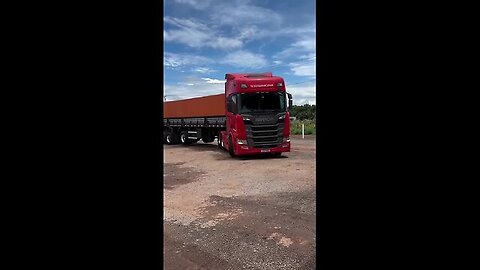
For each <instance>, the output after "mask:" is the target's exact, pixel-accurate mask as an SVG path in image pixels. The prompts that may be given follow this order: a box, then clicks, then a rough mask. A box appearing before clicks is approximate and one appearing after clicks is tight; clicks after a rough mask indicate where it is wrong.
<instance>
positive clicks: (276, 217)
mask: <svg viewBox="0 0 480 270" xmlns="http://www.w3.org/2000/svg"><path fill="white" fill-rule="evenodd" d="M209 202H210V206H208V207H205V208H203V209H202V215H203V216H204V218H201V219H198V220H196V221H195V222H193V223H191V224H190V225H189V226H183V225H180V224H174V223H169V222H166V223H165V227H164V228H165V233H164V235H172V234H173V235H176V236H177V237H178V239H177V241H180V242H182V246H185V247H183V248H182V246H179V244H176V243H174V242H172V243H171V244H173V245H175V244H176V245H177V247H171V246H169V247H166V250H167V251H168V250H177V251H178V250H180V251H178V253H176V255H177V256H181V254H184V255H183V256H197V255H192V253H190V254H189V255H187V254H186V253H182V252H184V251H182V250H186V249H188V248H187V247H189V248H190V249H192V248H193V247H194V249H195V252H197V251H198V252H199V253H198V257H197V258H190V259H189V263H194V264H195V263H197V265H200V266H201V267H205V268H206V269H244V268H246V269H315V266H316V260H315V248H316V245H315V238H316V231H315V208H316V207H315V193H314V191H304V192H289V193H280V194H275V196H265V197H263V196H262V197H260V196H254V197H252V196H239V197H221V196H211V197H210V201H209ZM180 239H181V240H180ZM165 244H166V245H167V246H168V245H169V243H165ZM177 251H175V252H177ZM168 252H171V251H168ZM179 254H180V255H179ZM201 254H203V255H201ZM197 260H199V261H198V262H197ZM172 263H173V262H172ZM165 269H179V268H175V267H173V265H171V267H170V268H169V267H167V265H166V267H165ZM189 269H197V268H189ZM198 269H202V268H198Z"/></svg>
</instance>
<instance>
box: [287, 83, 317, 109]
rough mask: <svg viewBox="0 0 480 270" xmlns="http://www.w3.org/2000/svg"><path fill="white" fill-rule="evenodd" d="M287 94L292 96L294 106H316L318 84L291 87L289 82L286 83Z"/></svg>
mask: <svg viewBox="0 0 480 270" xmlns="http://www.w3.org/2000/svg"><path fill="white" fill-rule="evenodd" d="M286 86H287V92H289V93H291V94H292V98H293V104H294V105H303V104H307V103H308V104H310V105H313V104H316V99H315V97H316V84H315V82H309V83H306V84H299V85H292V86H289V85H288V82H287V83H286Z"/></svg>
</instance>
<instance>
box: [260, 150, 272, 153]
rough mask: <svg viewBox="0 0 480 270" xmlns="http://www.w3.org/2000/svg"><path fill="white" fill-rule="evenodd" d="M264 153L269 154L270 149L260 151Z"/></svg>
mask: <svg viewBox="0 0 480 270" xmlns="http://www.w3.org/2000/svg"><path fill="white" fill-rule="evenodd" d="M260 151H261V152H262V153H267V152H270V149H262V150H260Z"/></svg>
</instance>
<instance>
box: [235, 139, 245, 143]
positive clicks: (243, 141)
mask: <svg viewBox="0 0 480 270" xmlns="http://www.w3.org/2000/svg"><path fill="white" fill-rule="evenodd" d="M237 143H238V144H247V140H240V139H238V140H237Z"/></svg>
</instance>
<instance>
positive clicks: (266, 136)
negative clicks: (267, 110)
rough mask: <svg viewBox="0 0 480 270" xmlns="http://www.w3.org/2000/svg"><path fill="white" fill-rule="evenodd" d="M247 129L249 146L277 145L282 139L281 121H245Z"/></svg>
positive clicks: (282, 125) (282, 126)
mask: <svg viewBox="0 0 480 270" xmlns="http://www.w3.org/2000/svg"><path fill="white" fill-rule="evenodd" d="M244 123H245V127H246V130H247V142H248V145H249V146H253V147H256V148H263V147H277V146H279V145H280V144H281V143H282V140H283V128H284V124H283V123H278V122H277V123H275V124H271V123H268V124H256V125H254V124H253V123H252V122H251V121H245V122H244Z"/></svg>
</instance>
